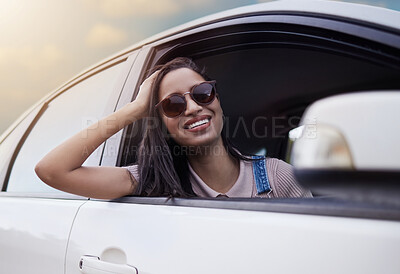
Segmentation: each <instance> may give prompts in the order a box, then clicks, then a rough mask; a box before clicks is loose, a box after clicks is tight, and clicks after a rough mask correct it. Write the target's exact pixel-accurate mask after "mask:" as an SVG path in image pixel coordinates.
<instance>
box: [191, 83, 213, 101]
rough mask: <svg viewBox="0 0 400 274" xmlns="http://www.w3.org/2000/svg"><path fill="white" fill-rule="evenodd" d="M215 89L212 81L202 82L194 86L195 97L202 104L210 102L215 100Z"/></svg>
mask: <svg viewBox="0 0 400 274" xmlns="http://www.w3.org/2000/svg"><path fill="white" fill-rule="evenodd" d="M214 97H215V90H214V87H213V85H211V84H210V83H202V84H200V85H198V86H197V87H195V88H194V90H193V99H194V100H196V102H197V103H200V104H209V103H211V102H212V101H213V100H214Z"/></svg>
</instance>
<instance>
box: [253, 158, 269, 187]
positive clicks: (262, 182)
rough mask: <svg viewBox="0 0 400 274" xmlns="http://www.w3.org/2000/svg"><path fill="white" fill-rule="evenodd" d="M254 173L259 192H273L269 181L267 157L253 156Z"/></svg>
mask: <svg viewBox="0 0 400 274" xmlns="http://www.w3.org/2000/svg"><path fill="white" fill-rule="evenodd" d="M253 159H257V160H254V161H253V175H254V180H255V182H256V187H257V194H261V193H264V192H271V190H272V189H271V186H270V184H269V181H268V175H267V168H266V167H265V157H263V156H253Z"/></svg>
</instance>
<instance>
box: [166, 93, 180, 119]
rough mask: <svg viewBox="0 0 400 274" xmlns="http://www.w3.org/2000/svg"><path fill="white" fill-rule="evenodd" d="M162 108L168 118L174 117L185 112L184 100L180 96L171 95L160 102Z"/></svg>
mask: <svg viewBox="0 0 400 274" xmlns="http://www.w3.org/2000/svg"><path fill="white" fill-rule="evenodd" d="M162 108H163V111H164V113H165V115H167V116H168V117H176V116H178V115H180V114H181V113H182V112H183V111H184V110H185V100H184V99H183V98H182V97H181V96H177V95H173V96H171V97H169V98H167V99H165V100H164V101H163V102H162Z"/></svg>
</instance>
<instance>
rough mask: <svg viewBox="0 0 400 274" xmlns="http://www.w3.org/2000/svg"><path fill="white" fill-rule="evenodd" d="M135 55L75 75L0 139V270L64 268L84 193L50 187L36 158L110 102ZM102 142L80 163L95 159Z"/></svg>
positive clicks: (97, 115) (97, 160)
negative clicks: (39, 173) (41, 176)
mask: <svg viewBox="0 0 400 274" xmlns="http://www.w3.org/2000/svg"><path fill="white" fill-rule="evenodd" d="M135 57H136V55H132V54H128V55H125V56H122V57H119V58H116V59H114V60H111V61H109V62H107V63H103V64H100V65H98V66H97V67H95V68H94V69H91V70H90V71H88V72H86V73H83V74H81V75H79V76H78V77H77V78H75V79H73V80H72V81H71V82H69V83H67V84H66V85H64V86H63V87H61V88H60V89H59V90H57V91H55V92H53V93H51V94H50V95H48V96H47V97H46V98H44V100H42V101H41V102H39V103H38V104H37V105H36V106H35V107H33V109H32V110H30V111H28V112H27V115H25V116H24V117H23V118H21V120H20V121H19V122H17V123H16V124H15V125H14V126H12V128H10V129H9V130H8V131H7V133H6V134H5V135H4V136H3V138H2V140H1V141H0V142H1V143H0V159H1V161H0V164H1V176H0V177H1V178H2V181H1V185H2V192H1V193H0V208H1V211H0V212H1V214H0V273H16V274H17V273H49V274H50V273H51V274H55V273H60V274H61V273H64V271H65V269H64V268H65V254H66V250H67V245H68V238H69V234H70V231H71V227H72V224H73V221H74V218H75V216H76V214H77V212H78V210H79V208H80V207H81V206H82V205H83V204H84V203H85V202H86V201H87V198H84V197H79V196H76V195H70V194H67V193H64V192H61V191H58V190H56V189H53V188H51V187H49V186H47V185H46V184H44V183H43V182H41V181H40V179H39V178H38V177H37V176H36V174H35V172H34V167H35V165H36V163H37V162H38V161H39V160H40V159H41V158H42V157H43V156H44V155H45V154H46V153H48V152H49V151H50V150H51V149H53V148H54V147H55V146H57V145H58V144H60V143H61V142H62V141H63V140H65V139H66V138H68V137H70V136H71V135H73V134H75V133H76V132H78V131H80V130H81V129H83V128H84V127H87V126H88V124H91V123H93V122H94V121H96V120H97V119H100V118H101V117H103V116H104V115H107V114H109V113H110V112H112V111H113V110H114V108H115V104H116V102H117V99H118V98H119V95H120V92H121V89H122V87H123V85H124V83H125V79H126V76H127V72H128V71H129V69H130V67H131V65H132V63H133V60H134V58H135ZM102 149H103V145H102V146H100V148H99V149H97V150H96V151H95V153H93V154H92V155H91V156H90V157H89V159H88V160H87V161H86V162H85V165H99V163H100V160H101V156H102Z"/></svg>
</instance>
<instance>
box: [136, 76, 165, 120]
mask: <svg viewBox="0 0 400 274" xmlns="http://www.w3.org/2000/svg"><path fill="white" fill-rule="evenodd" d="M158 73H159V71H158V70H157V71H155V72H154V73H153V74H151V75H150V76H149V77H147V78H146V80H144V81H143V83H142V84H141V85H140V88H139V93H138V95H137V96H136V99H135V100H134V101H133V102H132V103H134V104H135V105H136V106H137V107H138V108H139V110H140V111H141V113H142V115H141V116H142V118H144V117H146V116H148V114H149V110H150V101H151V96H152V89H153V83H154V80H155V79H156V78H157V75H158Z"/></svg>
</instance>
